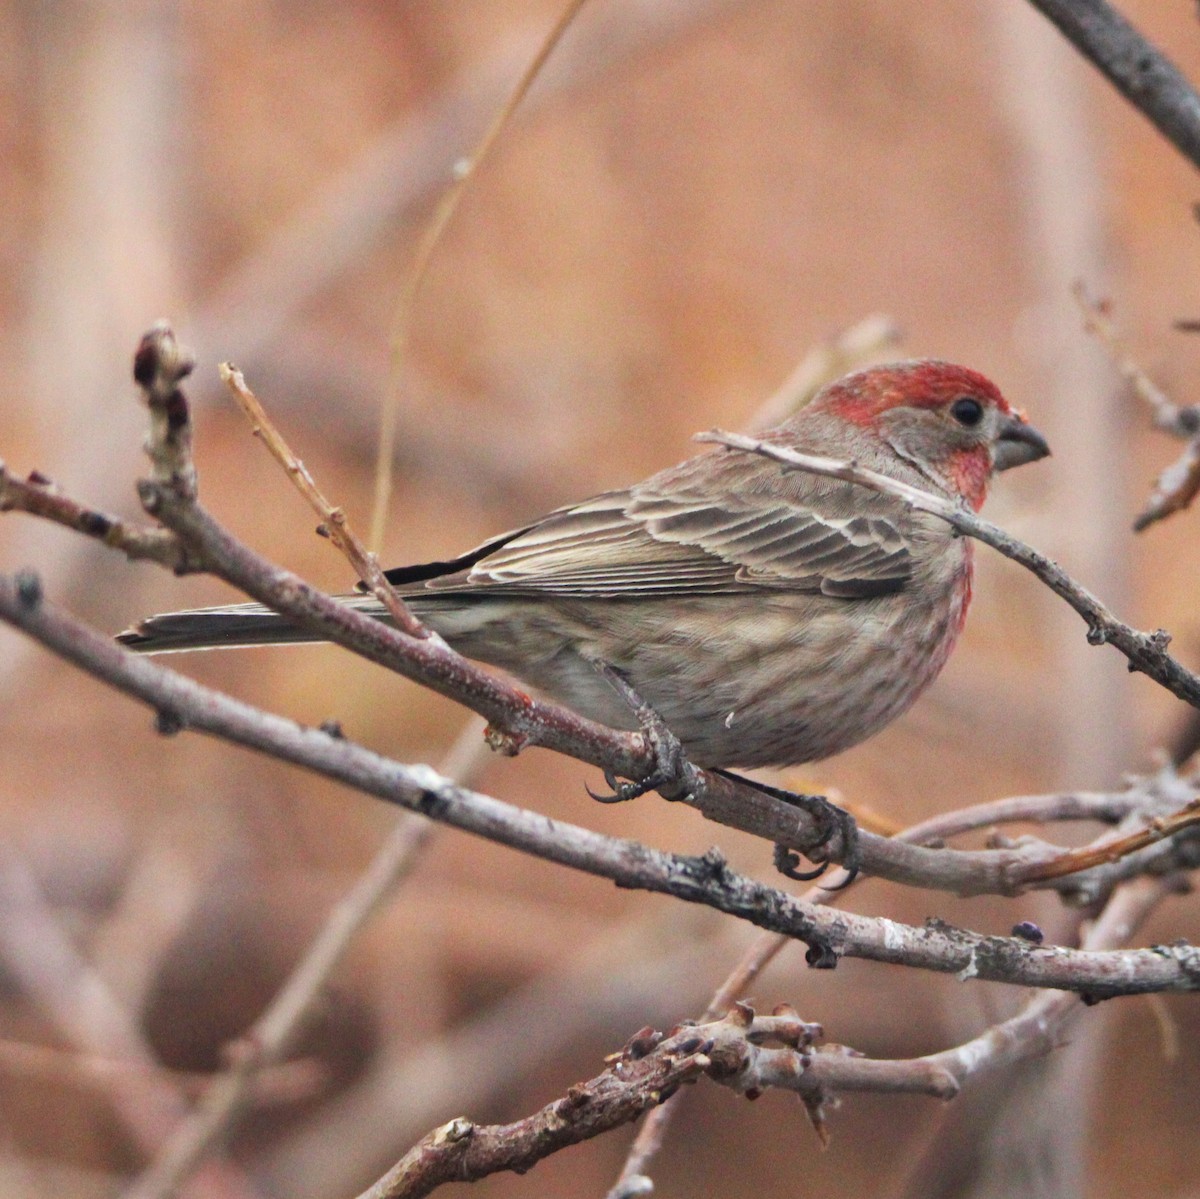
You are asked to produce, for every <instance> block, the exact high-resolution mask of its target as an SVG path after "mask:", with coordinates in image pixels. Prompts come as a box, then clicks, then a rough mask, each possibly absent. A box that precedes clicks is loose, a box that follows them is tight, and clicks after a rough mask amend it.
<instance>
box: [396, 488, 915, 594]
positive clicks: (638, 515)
mask: <svg viewBox="0 0 1200 1199" xmlns="http://www.w3.org/2000/svg"><path fill="white" fill-rule="evenodd" d="M653 482H654V481H653V480H652V481H651V484H652V483H653ZM651 484H642V485H640V486H639V487H636V488H633V489H631V490H628V491H612V492H606V493H604V494H603V495H599V496H596V497H595V498H594V499H591V500H587V501H585V502H584V503H582V504H577V505H574V506H572V507H567V508H560V509H558V510H557V511H555V512H552V513H550V514H549V515H548V516H546V517H544V518H543V519H542V520H540V521H538V522H536V523H535V524H533V525H530V526H529V527H527V528H525V529H519V530H516V531H515V532H513V533H511V534H507V535H505V536H503V537H497V538H494V539H492V540H491V541H490V542H487V543H485V544H484V545H483V546H480V547H479V548H478V549H477V550H473V551H471V552H470V553H468V554H464V555H463V556H462V557H461V558H458V559H455V560H453V561H450V562H445V563H438V564H434V566H431V567H409V568H403V569H401V570H398V571H395V572H389V574H390V575H392V576H394V578H395V581H396V582H401V583H404V584H408V585H413V584H419V588H418V587H417V586H413V590H414V591H416V590H418V589H419V590H425V591H435V592H455V593H458V594H462V595H472V594H474V595H481V596H482V595H487V594H508V595H518V594H524V595H547V596H548V595H557V596H563V597H576V598H581V599H585V598H600V597H610V598H623V597H624V598H635V597H639V596H670V595H715V594H723V593H730V592H748V591H761V590H764V589H771V590H784V591H804V592H823V593H825V594H827V595H831V596H838V597H845V598H856V597H866V596H873V595H881V594H887V593H889V592H894V591H898V590H900V589H901V588H903V587H904V586H905V584H906V583H907V582H908V580H909V578H910V577H911V574H912V552H911V551H912V544H911V540H910V534H909V519H908V514H907V512H906V511H905V510H904V509H903V508H902V507H901V506H900V505H898V504H896V505H894V507H893V508H892V509H890V510H887V509H886V508H885V510H884V511H878V510H876V511H874V512H872V513H870V514H869V515H861V514H860V515H855V516H849V515H843V513H845V512H849V511H853V509H854V507H855V503H854V501H855V500H857V501H858V503H859V506H861V490H859V489H856V492H857V494H854V495H852V494H851V493H850V487H851V485H849V484H834V485H832V486H828V485H827V486H824V487H820V488H813V489H811V491H810V492H809V493H801V494H799V495H741V496H739V495H733V496H730V497H722V499H721V501H720V502H719V503H717V502H714V501H713V500H712V499H711V498H709V497H707V496H700V495H696V494H688V493H687V492H686V491H674V492H663V491H656V490H654V489H653V487H652V486H651ZM877 498H882V497H877ZM880 506H884V505H880ZM435 567H436V568H438V569H435Z"/></svg>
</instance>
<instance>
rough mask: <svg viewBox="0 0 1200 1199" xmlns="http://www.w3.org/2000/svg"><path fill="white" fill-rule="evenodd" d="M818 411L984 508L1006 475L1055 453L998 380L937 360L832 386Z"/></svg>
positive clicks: (881, 369)
mask: <svg viewBox="0 0 1200 1199" xmlns="http://www.w3.org/2000/svg"><path fill="white" fill-rule="evenodd" d="M813 406H814V407H816V408H824V409H826V410H827V411H829V412H832V413H835V414H836V415H838V416H840V417H841V418H842V419H843V420H845V421H847V422H849V423H850V424H853V425H857V426H859V427H860V428H862V429H864V430H869V431H870V432H872V433H874V434H875V435H876V436H878V437H879V438H881V439H882V440H883V441H885V442H886V443H887V444H888V445H889V446H890V447H891V448H892V449H893V450H894V451H895V452H896V453H897V454H899V455H900V457H902V458H903V459H905V461H907V462H909V463H910V464H911V465H913V466H915V467H916V468H917V469H918V470H919V471H921V472H922V473H923V474H925V475H926V477H928V478H930V480H931V481H932V482H934V483H936V484H937V485H938V486H940V487H943V488H945V489H946V490H948V491H950V492H952V493H953V494H956V495H958V496H960V497H962V498H963V499H965V500H966V501H967V502H968V503H969V504H970V505H971V506H972V507H973V508H979V507H980V506H981V505H982V504H983V501H984V499H985V497H986V496H987V488H988V483H989V482H991V478H992V475H993V473H994V472H995V471H998V470H1007V469H1008V468H1009V467H1012V466H1020V465H1022V464H1023V463H1025V462H1034V461H1036V460H1037V459H1038V458H1044V457H1045V456H1046V455H1047V454H1049V453H1050V447H1049V446H1048V445H1047V444H1046V440H1045V438H1044V437H1042V435H1041V434H1040V433H1039V432H1038V431H1037V430H1036V429H1035V428H1034V427H1033V426H1032V425H1030V424H1029V422H1028V421H1027V420H1026V418H1025V414H1024V413H1023V412H1020V411H1019V410H1017V409H1014V408H1013V407H1012V406H1011V405H1010V404H1009V403H1008V401H1007V400H1006V399H1005V398H1004V396H1002V395H1001V394H1000V389H999V388H998V387H997V386H996V385H995V384H994V383H993V382H992V381H991V380H990V379H987V378H985V377H984V376H983V375H981V374H980V373H979V372H978V371H973V370H971V369H970V368H968V367H965V366H957V365H956V364H954V363H952V362H941V361H938V360H936V359H922V360H919V361H914V362H896V363H890V364H888V365H886V366H875V367H871V368H869V369H868V370H863V371H858V372H856V373H855V374H852V375H847V376H846V377H845V378H843V379H839V380H838V381H837V382H836V383H831V384H830V385H829V386H828V387H826V388H825V390H824V391H822V392H821V393H820V395H818V396H817V397H816V398H815V399H814V400H813Z"/></svg>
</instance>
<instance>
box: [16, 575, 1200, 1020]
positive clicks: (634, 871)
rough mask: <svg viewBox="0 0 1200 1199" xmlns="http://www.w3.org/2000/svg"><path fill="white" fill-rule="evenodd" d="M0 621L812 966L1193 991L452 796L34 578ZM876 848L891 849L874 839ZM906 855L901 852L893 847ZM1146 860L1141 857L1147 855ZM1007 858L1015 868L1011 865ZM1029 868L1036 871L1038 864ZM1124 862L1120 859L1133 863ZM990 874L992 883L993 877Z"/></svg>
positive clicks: (233, 733) (1182, 974)
mask: <svg viewBox="0 0 1200 1199" xmlns="http://www.w3.org/2000/svg"><path fill="white" fill-rule="evenodd" d="M0 620H4V621H6V622H7V623H9V624H11V625H13V626H14V627H16V628H19V629H22V630H23V631H25V632H26V633H28V634H29V635H31V636H33V637H35V638H36V639H37V640H38V641H40V642H41V643H42V644H43V645H45V646H46V647H47V648H49V649H51V650H53V651H54V652H55V653H58V654H59V655H60V656H62V657H64V658H66V659H68V660H69V661H72V662H74V663H75V664H76V665H78V666H81V667H82V668H83V669H85V670H86V671H87V672H88V673H89V674H92V675H94V676H95V677H97V678H99V679H102V680H104V681H105V682H107V683H109V684H110V685H112V686H114V687H116V688H117V689H118V690H121V691H124V692H125V693H126V694H128V695H132V696H134V697H135V698H137V699H140V700H141V701H142V702H144V703H146V704H149V705H150V706H151V707H153V708H154V709H155V710H156V711H157V712H158V722H157V723H158V728H159V730H160V731H161V732H164V733H176V732H179V731H180V730H182V729H184V728H192V729H194V730H196V731H198V732H205V733H210V734H213V735H216V736H219V737H221V738H223V739H225V740H228V741H232V742H234V743H236V744H239V745H243V746H246V747H247V748H250V749H255V750H258V751H260V752H263V753H267V754H270V755H271V756H273V757H275V758H278V759H279V760H281V761H288V762H292V763H294V764H296V765H299V766H304V767H306V768H308V769H310V770H312V771H314V772H315V773H317V774H321V775H323V776H325V777H326V778H332V779H336V780H338V781H340V782H344V783H347V784H349V785H350V786H352V787H354V788H356V789H357V790H359V791H362V792H364V793H365V794H368V795H375V796H378V797H379V798H381V799H386V800H388V801H389V802H391V803H395V804H398V805H399V806H401V807H404V808H408V809H410V810H412V811H415V812H419V813H420V814H421V815H423V816H428V817H429V818H430V819H433V820H437V821H440V822H442V823H445V824H449V825H452V826H453V827H455V828H459V829H462V830H464V831H466V832H470V833H474V834H476V835H479V836H484V837H487V838H488V839H489V840H491V841H495V842H498V843H499V844H502V845H508V846H509V847H510V848H513V849H518V850H521V851H522V852H525V853H529V854H532V855H533V856H536V857H540V858H543V859H545V860H546V861H551V862H557V863H558V864H560V865H564V866H570V867H572V868H573V869H576V870H582V871H584V872H585V873H588V874H593V875H597V876H599V877H601V878H607V879H610V880H611V881H613V882H615V883H616V884H617V885H618V886H620V887H629V888H633V889H637V890H645V891H654V892H658V893H660V894H668V895H673V896H674V897H675V898H677V899H683V900H686V901H687V902H689V903H702V904H705V905H707V906H709V907H713V908H715V909H717V910H718V911H722V912H725V913H726V914H728V915H731V916H736V917H737V918H738V919H741V920H746V921H748V922H750V923H752V924H755V925H758V926H759V927H760V928H769V929H773V930H774V931H776V932H781V933H786V934H787V935H788V936H791V937H793V938H796V939H798V940H801V941H804V942H805V943H806V944H807V945H808V946H809V949H810V955H809V960H810V961H811V962H812V963H813V964H814V965H821V966H832V965H835V964H836V962H837V960H838V958H840V957H862V958H868V959H870V960H873V961H880V962H889V963H893V964H904V965H908V966H913V967H916V968H918V969H924V970H933V971H937V972H940V973H952V974H958V975H959V976H960V977H961V978H963V979H968V978H979V979H988V980H993V981H999V982H1008V983H1013V984H1015V985H1019V986H1034V987H1057V988H1060V989H1062V990H1068V991H1078V992H1086V993H1088V994H1091V995H1094V996H1096V997H1103V998H1107V997H1109V996H1114V995H1129V994H1140V993H1141V992H1143V991H1162V990H1170V991H1191V990H1197V989H1200V949H1195V948H1193V947H1191V946H1174V947H1171V948H1166V949H1164V948H1158V949H1139V950H1130V951H1125V952H1121V953H1107V954H1091V953H1086V952H1083V951H1073V950H1067V949H1062V948H1058V947H1053V948H1052V947H1046V948H1042V947H1038V946H1032V945H1030V944H1029V943H1027V942H1024V941H1022V940H1021V939H1020V938H1016V937H987V936H982V935H980V934H977V933H972V932H967V931H965V930H962V929H957V928H954V927H952V926H950V925H947V924H944V923H942V922H940V921H936V920H935V921H930V922H927V923H926V925H925V926H924V927H922V928H914V927H911V926H908V925H903V924H899V923H897V922H895V921H891V920H887V919H884V918H874V917H867V916H859V915H857V914H855V913H850V912H838V911H831V910H830V909H828V908H824V907H821V906H817V905H813V904H808V903H805V902H803V901H802V900H799V899H796V898H795V897H793V896H791V895H789V894H787V893H786V892H783V891H779V890H777V889H775V888H773V887H768V886H765V885H764V884H762V883H759V882H757V881H756V880H754V879H750V878H747V877H746V876H744V875H740V874H738V873H736V872H735V871H732V870H730V869H729V867H728V866H727V864H726V862H725V859H724V858H723V857H722V855H721V854H720V853H719V852H718V851H717V850H710V851H709V852H708V853H706V854H704V855H702V856H700V857H688V856H683V855H678V854H669V853H664V852H662V851H660V850H655V849H651V848H649V847H648V846H645V845H642V844H641V843H639V842H636V841H629V840H625V839H623V838H617V837H606V836H602V835H601V834H599V833H595V832H592V831H591V830H589V829H584V828H580V827H579V826H577V825H573V824H569V823H567V822H565V821H561V820H550V819H548V818H547V817H545V816H543V815H541V814H540V813H537V812H532V811H528V810H526V809H522V808H517V807H514V806H513V805H510V804H506V803H502V802H501V801H499V800H496V799H493V798H492V797H490V796H487V795H482V794H480V793H479V792H476V791H470V790H467V789H466V788H462V787H457V786H455V785H454V784H453V783H451V782H450V781H449V780H448V779H445V778H442V777H441V776H440V775H438V774H437V772H436V771H434V770H432V769H431V768H430V767H428V766H403V765H400V764H399V763H396V762H393V761H390V760H389V759H387V758H384V757H381V756H380V755H378V754H375V753H372V752H371V751H370V750H367V749H364V748H363V747H362V746H359V745H355V744H354V743H353V742H350V741H348V740H346V739H345V738H343V737H338V736H335V735H332V734H331V733H329V732H327V731H325V730H322V729H310V728H304V727H302V726H300V725H298V724H297V723H295V722H294V721H291V720H285V719H283V718H282V717H278V716H274V715H272V714H270V713H267V712H262V711H259V710H258V709H255V708H253V707H251V706H250V705H249V704H245V703H242V702H241V701H239V700H235V699H232V698H231V697H229V696H226V695H222V694H221V693H220V692H218V691H214V690H212V689H210V688H207V687H204V686H201V685H200V684H199V683H197V682H195V681H194V680H192V679H189V678H186V677H184V676H182V675H179V674H176V673H175V672H174V671H170V670H168V669H167V668H166V667H163V666H161V665H159V664H158V663H157V662H154V661H151V660H150V659H147V658H143V657H139V656H138V655H136V654H133V653H130V652H129V651H128V650H125V649H122V648H121V647H120V646H119V645H115V644H114V643H112V642H111V641H109V640H108V639H107V638H106V637H104V636H102V635H100V634H98V633H95V632H93V631H92V630H90V629H88V628H87V627H86V626H84V625H82V624H80V623H79V622H78V621H75V620H73V619H72V618H71V617H69V616H67V615H66V614H64V613H62V612H61V611H58V610H57V609H55V608H54V607H53V606H51V605H50V604H48V603H46V602H45V601H44V600H43V599H42V597H41V594H40V588H39V586H38V584H37V581H36V579H35V578H33V577H32V576H29V575H24V576H20V577H18V578H17V579H16V580H13V579H9V578H0ZM876 840H878V841H879V842H880V843H881V844H882V845H884V846H887V845H889V844H892V843H891V842H889V841H888V840H887V839H886V838H876ZM896 848H900V849H910V850H911V849H912V848H913V847H909V846H896ZM923 852H924V853H926V854H927V855H929V856H930V857H931V858H932V859H934V860H941V859H947V858H950V859H975V860H979V861H981V862H983V863H988V862H989V861H992V860H994V859H996V858H1004V857H1005V856H1006V854H1012V855H1015V856H1016V859H1017V860H1022V859H1021V855H1020V851H1017V850H1013V851H1005V852H1000V851H992V852H991V854H990V855H989V854H988V853H978V854H967V853H952V852H951V851H947V850H938V851H934V850H924V851H923ZM1143 852H1148V851H1143ZM1011 860H1012V859H1011V858H1010V862H1011ZM1035 860H1037V859H1035ZM1130 860H1132V859H1126V861H1130ZM993 874H994V871H993Z"/></svg>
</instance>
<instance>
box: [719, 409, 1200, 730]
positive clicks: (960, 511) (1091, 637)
mask: <svg viewBox="0 0 1200 1199" xmlns="http://www.w3.org/2000/svg"><path fill="white" fill-rule="evenodd" d="M696 440H697V441H707V442H713V443H715V444H717V445H725V446H729V447H730V448H732V449H735V450H742V451H744V452H746V453H750V454H758V455H760V456H762V457H764V458H771V459H773V460H774V461H776V462H780V463H782V464H783V465H784V466H789V467H792V468H794V469H796V470H804V471H810V472H812V473H813V474H817V475H826V476H828V477H830V478H834V479H844V480H845V481H846V482H848V483H859V484H861V485H862V486H863V487H870V488H871V489H872V490H873V491H881V492H884V493H886V494H888V495H894V496H896V497H897V498H899V499H902V500H903V501H904V502H905V503H906V504H908V505H909V507H910V508H912V509H914V510H915V511H917V512H928V513H930V514H931V515H933V516H936V517H939V518H940V519H941V520H944V521H945V522H946V523H947V524H949V525H951V526H952V527H953V528H955V529H957V530H958V531H959V532H960V533H965V534H966V535H967V536H968V537H974V538H976V539H977V540H979V541H982V542H983V543H984V544H985V545H990V546H991V547H992V548H993V549H994V550H997V551H998V552H999V553H1001V554H1003V555H1004V556H1005V557H1006V558H1011V559H1012V560H1013V561H1014V562H1017V563H1019V564H1020V565H1021V566H1024V567H1025V569H1026V570H1028V571H1031V572H1032V573H1033V574H1034V575H1036V576H1037V577H1038V578H1039V579H1041V581H1042V582H1043V583H1045V584H1046V586H1047V587H1049V588H1050V590H1051V591H1053V592H1054V593H1055V594H1056V595H1059V596H1061V597H1062V598H1063V599H1064V600H1066V601H1067V603H1068V604H1070V606H1071V607H1072V608H1074V610H1075V611H1076V612H1077V613H1079V615H1080V616H1082V617H1083V619H1084V621H1085V622H1086V623H1087V626H1088V634H1087V635H1088V641H1089V643H1090V644H1092V645H1105V644H1110V645H1112V646H1113V647H1114V648H1116V649H1117V650H1119V651H1120V652H1121V653H1122V654H1124V655H1125V657H1126V658H1128V659H1129V666H1130V669H1131V670H1140V671H1141V672H1142V673H1143V674H1145V675H1148V676H1149V677H1150V678H1152V679H1154V681H1155V682H1156V683H1160V684H1161V685H1162V686H1163V687H1165V688H1166V689H1167V690H1168V691H1170V692H1171V694H1172V695H1175V696H1177V697H1178V698H1179V699H1182V700H1183V701H1184V702H1185V703H1189V704H1191V705H1192V706H1193V707H1200V676H1198V675H1196V674H1194V673H1193V672H1192V671H1190V670H1188V669H1186V668H1185V667H1184V666H1182V665H1181V664H1180V663H1179V662H1178V661H1177V660H1176V659H1175V658H1173V657H1172V656H1171V655H1170V654H1169V653H1167V645H1168V644H1169V643H1170V640H1171V638H1170V635H1169V634H1168V633H1167V632H1166V631H1165V630H1163V629H1158V630H1157V631H1155V632H1153V633H1143V632H1139V631H1138V630H1137V629H1135V628H1133V627H1132V626H1130V625H1127V624H1125V623H1124V621H1121V620H1118V619H1117V617H1116V616H1115V615H1114V614H1113V613H1112V612H1111V611H1110V610H1109V609H1108V608H1107V607H1106V606H1105V604H1104V603H1103V602H1102V601H1101V600H1100V599H1098V598H1097V597H1096V596H1094V595H1093V594H1092V593H1091V592H1090V591H1088V590H1087V589H1086V588H1085V587H1082V586H1080V584H1078V583H1076V582H1075V580H1074V579H1072V578H1071V577H1070V576H1069V575H1068V574H1067V573H1066V571H1064V570H1063V569H1062V567H1061V566H1059V565H1058V563H1057V562H1053V561H1051V560H1050V559H1049V558H1047V557H1046V556H1045V555H1044V554H1041V553H1039V552H1038V551H1037V550H1035V549H1033V548H1032V547H1031V546H1028V545H1025V544H1024V542H1021V541H1018V540H1017V538H1015V537H1013V536H1012V535H1011V534H1009V533H1006V532H1005V531H1004V530H1003V529H1001V528H999V527H998V526H997V525H994V524H992V523H991V522H989V521H986V520H983V519H981V518H980V517H978V516H976V515H975V513H973V512H971V511H969V510H968V509H967V508H965V507H963V506H961V505H958V504H954V503H952V502H951V501H950V500H946V499H942V498H941V497H940V496H936V495H933V494H931V493H930V492H927V491H923V490H921V488H919V487H913V486H910V485H909V484H907V483H902V482H900V481H899V480H897V479H892V478H889V477H888V476H887V475H882V474H880V473H879V472H878V471H873V470H868V469H866V468H865V467H862V466H859V465H857V463H854V462H844V461H840V460H838V459H834V458H821V457H818V456H816V455H813V454H802V453H800V452H799V451H797V450H790V449H787V448H785V447H783V446H777V445H768V444H766V443H765V442H762V441H759V440H756V439H755V438H753V437H743V436H741V435H740V434H737V433H726V432H724V431H723V430H720V429H714V430H712V431H711V432H709V433H701V434H699V435H698V436H697V438H696Z"/></svg>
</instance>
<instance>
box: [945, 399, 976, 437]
mask: <svg viewBox="0 0 1200 1199" xmlns="http://www.w3.org/2000/svg"><path fill="white" fill-rule="evenodd" d="M950 415H951V416H952V417H954V419H955V420H956V421H958V423H959V424H960V425H965V426H966V427H967V428H968V429H973V428H974V427H975V426H976V425H977V424H979V422H980V421H981V420H983V405H982V404H981V403H980V402H979V401H978V400H977V399H975V398H974V397H972V396H959V397H958V399H957V400H955V401H954V403H953V404H951V405H950Z"/></svg>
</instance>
